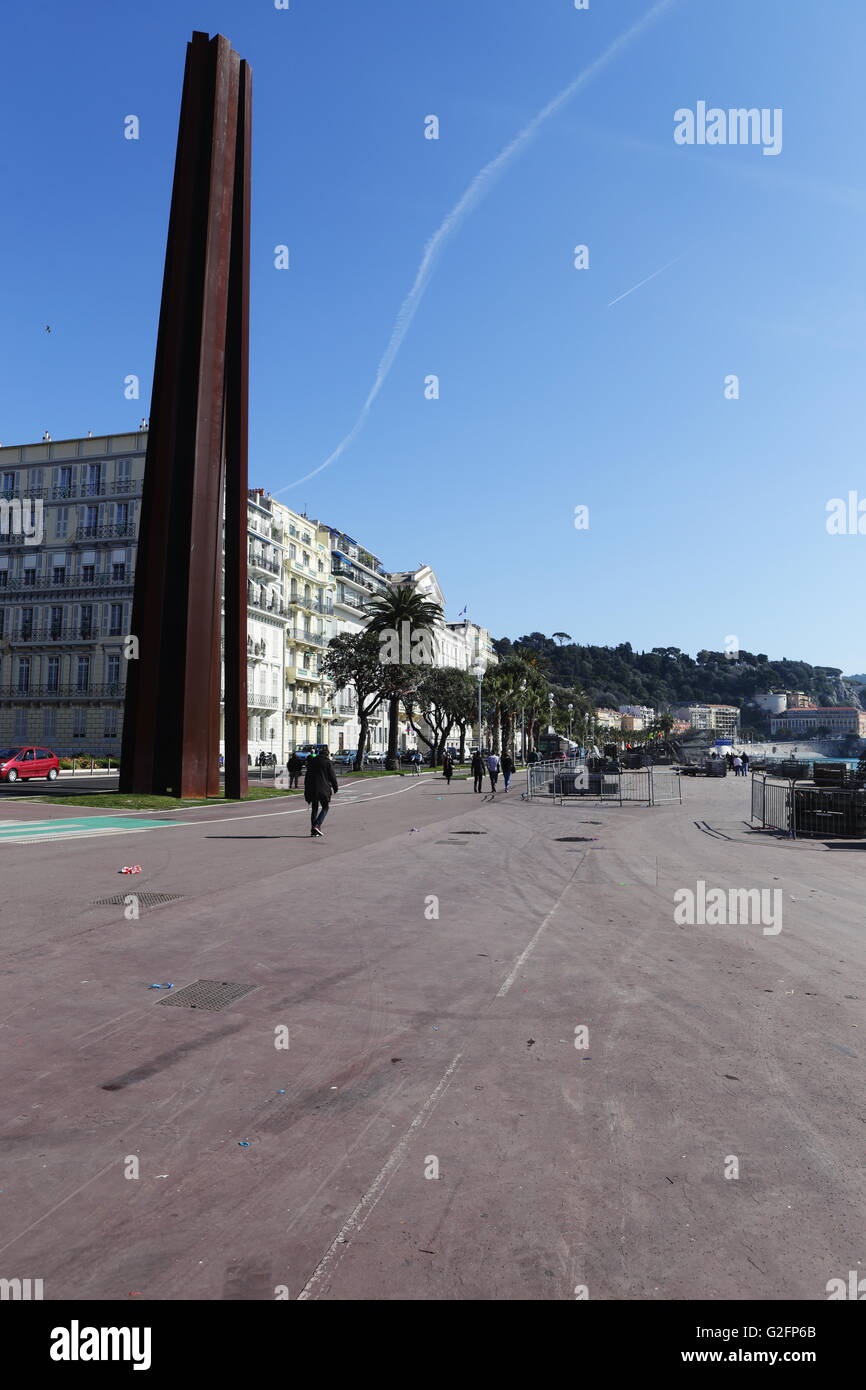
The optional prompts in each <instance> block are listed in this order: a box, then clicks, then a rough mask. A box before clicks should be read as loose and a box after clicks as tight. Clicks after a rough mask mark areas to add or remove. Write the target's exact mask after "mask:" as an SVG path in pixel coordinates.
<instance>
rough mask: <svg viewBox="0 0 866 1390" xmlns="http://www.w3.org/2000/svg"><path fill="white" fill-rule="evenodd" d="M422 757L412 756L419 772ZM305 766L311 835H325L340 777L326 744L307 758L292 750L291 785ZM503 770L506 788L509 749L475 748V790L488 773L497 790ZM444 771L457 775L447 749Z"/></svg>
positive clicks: (492, 788) (511, 761)
mask: <svg viewBox="0 0 866 1390" xmlns="http://www.w3.org/2000/svg"><path fill="white" fill-rule="evenodd" d="M420 761H421V759H420V757H419V758H418V765H417V768H416V764H415V762H414V759H413V768H416V770H417V772H418V774H419V776H420V772H421V768H420ZM302 768H303V770H304V800H305V801H306V803H307V805H308V806H309V808H310V835H311V836H312V837H313V838H314V839H322V838H323V837H324V833H325V832H324V830H323V829H322V826H323V824H324V822H325V818H326V817H327V814H328V812H329V811H330V809H331V797H332V796H333V795H334V794H335V793H336V792H338V791H339V790H340V784H339V782H338V781H337V774H336V773H335V771H334V765H333V763H332V762H331V755H330V753H329V751H328V749H327V748H321V749H320V750H319V752H318V753H313V754H310V756H309V757H307V758H299V757H298V755H297V753H292V755H291V757H290V758H289V761H288V764H287V769H288V773H289V786H290V787H296V786H297V785H298V779H299V777H300V773H301V769H302ZM500 772H501V773H502V780H503V783H504V786H505V790H506V791H508V785H509V783H510V781H511V778H512V777H513V776H514V759H513V758H512V756H511V754H510V753H508V752H507V751H506V752H505V753H503V754H502V757H501V758H500V756H499V754H498V753H490V754H488V756H487V758H484V757H483V755H482V754H481V753H480V752H479V751H478V750H477V749H476V751H475V752H474V753H473V754H472V776H473V778H474V781H475V791H476V792H483V790H484V777H485V773H486V775H487V776H488V777H489V778H490V791H491V793H492V794H493V795H495V794H496V788H497V785H498V783H499V774H500ZM442 775H443V777H444V778H445V781H446V782H447V783H448V784H449V786H450V784H451V778H452V777H453V776H454V759H453V757H452V755H451V754H450V753H448V752H446V753H445V754H444V756H443V759H442Z"/></svg>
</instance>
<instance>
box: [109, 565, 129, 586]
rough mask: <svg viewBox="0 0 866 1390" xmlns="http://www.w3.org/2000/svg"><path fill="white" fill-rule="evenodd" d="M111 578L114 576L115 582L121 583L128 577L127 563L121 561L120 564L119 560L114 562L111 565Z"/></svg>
mask: <svg viewBox="0 0 866 1390" xmlns="http://www.w3.org/2000/svg"><path fill="white" fill-rule="evenodd" d="M111 578H112V580H113V581H114V583H115V584H121V583H122V582H123V580H124V579H125V578H126V565H125V563H123V562H121V563H120V564H118V563H117V561H115V562H114V563H113V564H112V566H111Z"/></svg>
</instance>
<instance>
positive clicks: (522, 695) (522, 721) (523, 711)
mask: <svg viewBox="0 0 866 1390" xmlns="http://www.w3.org/2000/svg"><path fill="white" fill-rule="evenodd" d="M520 761H521V762H522V763H525V762H526V681H521V682H520Z"/></svg>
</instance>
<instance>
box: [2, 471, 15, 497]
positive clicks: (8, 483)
mask: <svg viewBox="0 0 866 1390" xmlns="http://www.w3.org/2000/svg"><path fill="white" fill-rule="evenodd" d="M14 491H15V474H14V473H4V474H3V492H4V493H5V494H6V496H7V497H9V496H11V495H12V493H13V492H14Z"/></svg>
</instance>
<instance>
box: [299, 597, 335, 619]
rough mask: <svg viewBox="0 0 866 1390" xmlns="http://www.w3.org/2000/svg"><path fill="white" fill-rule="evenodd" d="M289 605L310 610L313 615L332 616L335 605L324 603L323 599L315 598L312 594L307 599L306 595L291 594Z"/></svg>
mask: <svg viewBox="0 0 866 1390" xmlns="http://www.w3.org/2000/svg"><path fill="white" fill-rule="evenodd" d="M289 603H290V604H292V605H294V607H296V608H308V609H309V610H310V612H311V613H327V614H331V613H333V611H334V608H333V604H330V603H323V602H322V600H321V599H317V598H315V597H314V596H313V595H312V594H310V595H309V597H307V596H305V595H304V594H299V593H291V594H290V595H289Z"/></svg>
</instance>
